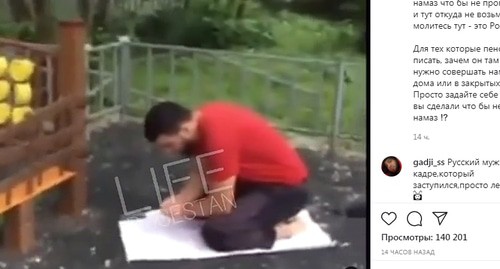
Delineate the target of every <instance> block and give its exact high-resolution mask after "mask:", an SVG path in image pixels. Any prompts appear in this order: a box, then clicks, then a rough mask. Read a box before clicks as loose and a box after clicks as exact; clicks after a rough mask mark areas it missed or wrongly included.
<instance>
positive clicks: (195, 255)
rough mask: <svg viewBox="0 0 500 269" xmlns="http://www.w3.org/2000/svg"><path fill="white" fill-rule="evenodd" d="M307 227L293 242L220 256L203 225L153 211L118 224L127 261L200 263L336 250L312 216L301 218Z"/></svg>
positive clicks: (291, 240)
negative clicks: (208, 242)
mask: <svg viewBox="0 0 500 269" xmlns="http://www.w3.org/2000/svg"><path fill="white" fill-rule="evenodd" d="M298 217H299V218H301V219H302V220H303V221H304V222H305V223H306V224H307V228H306V230H305V231H303V232H301V233H299V234H297V235H295V236H294V237H292V238H290V239H284V240H278V241H277V242H276V243H275V244H274V246H273V248H272V249H268V250H264V249H253V250H245V251H234V252H217V251H214V250H211V249H210V248H208V247H207V246H206V245H205V243H204V242H203V239H202V238H201V235H200V229H201V224H202V222H201V221H190V220H184V221H181V220H177V221H176V222H173V221H172V220H171V219H169V218H167V217H165V216H163V215H162V214H161V213H160V212H159V211H158V210H155V211H150V212H148V213H147V214H146V218H143V219H135V220H122V221H120V222H119V227H120V232H121V238H122V241H123V245H124V248H125V254H126V257H127V260H128V261H129V262H131V261H173V260H198V259H210V258H218V257H227V256H233V255H255V254H263V253H273V252H283V251H292V250H306V249H318V248H327V247H334V246H336V245H337V241H335V240H332V239H331V238H330V236H329V235H328V233H326V232H324V231H323V230H322V229H321V227H320V226H319V225H318V224H317V223H315V222H314V221H313V220H312V218H311V216H310V215H309V212H307V211H306V210H303V211H301V212H300V213H299V215H298Z"/></svg>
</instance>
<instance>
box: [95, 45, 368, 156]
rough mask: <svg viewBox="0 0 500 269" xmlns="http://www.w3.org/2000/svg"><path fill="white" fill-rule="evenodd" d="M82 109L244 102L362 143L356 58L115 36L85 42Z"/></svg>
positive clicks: (125, 113)
mask: <svg viewBox="0 0 500 269" xmlns="http://www.w3.org/2000/svg"><path fill="white" fill-rule="evenodd" d="M87 52H88V63H89V68H88V70H89V87H88V92H89V95H91V96H92V105H91V107H90V111H89V116H90V117H91V118H92V119H96V118H101V117H102V116H107V115H110V114H112V113H114V114H116V115H120V116H121V117H127V118H136V119H140V118H141V117H142V116H144V114H145V112H146V111H147V109H148V108H149V107H150V106H151V105H152V104H154V103H155V102H157V101H160V100H173V101H176V102H179V103H182V104H184V105H188V106H191V107H195V106H197V105H199V104H201V103H203V102H207V101H211V100H228V101H235V102H238V103H242V104H245V105H247V106H250V107H252V108H254V109H255V110H257V111H259V112H260V113H262V114H263V115H265V116H267V117H268V118H269V119H270V120H271V121H272V122H274V123H275V124H276V125H278V126H279V127H281V128H282V129H284V130H288V131H291V132H299V133H301V134H303V135H308V136H311V137H323V138H327V139H326V142H325V143H329V144H331V145H332V144H333V143H334V140H335V139H344V140H351V141H357V143H358V144H360V145H361V148H364V134H365V125H366V124H365V122H366V113H365V112H366V111H365V110H366V109H365V107H366V98H365V96H366V94H365V93H366V90H365V79H366V74H365V66H364V63H353V62H347V61H342V60H338V61H329V60H321V59H307V58H305V59H302V58H292V57H284V56H276V55H261V54H254V53H239V52H233V51H217V50H206V49H197V48H187V47H180V46H170V45H158V44H146V43H137V42H130V41H129V40H128V39H127V38H126V37H123V38H122V39H121V40H120V41H119V42H116V43H112V44H106V45H102V46H97V47H88V48H87Z"/></svg>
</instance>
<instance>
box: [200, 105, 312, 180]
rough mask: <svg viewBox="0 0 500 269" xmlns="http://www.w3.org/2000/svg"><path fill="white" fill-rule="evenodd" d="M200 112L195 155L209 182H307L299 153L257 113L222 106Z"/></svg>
mask: <svg viewBox="0 0 500 269" xmlns="http://www.w3.org/2000/svg"><path fill="white" fill-rule="evenodd" d="M199 111H200V112H201V117H200V120H199V123H198V130H199V135H200V137H199V141H198V143H197V145H196V148H195V152H196V153H197V154H198V158H200V159H202V160H204V162H205V165H206V166H208V167H203V170H204V173H205V174H206V175H207V176H208V177H209V178H210V179H213V180H219V181H222V180H225V179H228V178H229V177H231V176H237V177H238V180H248V181H255V182H268V183H281V184H287V185H300V184H302V183H303V182H304V181H306V179H307V176H308V171H307V168H306V166H305V164H304V162H303V161H302V160H301V158H300V157H299V155H298V153H297V152H296V151H295V149H294V148H293V147H292V146H291V145H290V144H289V143H288V141H287V139H286V138H285V137H284V136H282V135H281V134H280V133H279V132H278V131H277V130H276V129H275V128H274V127H273V126H271V124H270V123H269V122H268V121H266V120H265V119H264V118H263V117H261V116H260V115H258V114H257V113H255V112H253V111H252V110H250V109H248V108H245V107H242V106H239V105H236V104H231V103H223V102H217V103H210V104H206V105H204V106H203V107H201V108H200V109H199ZM207 164H208V165H207Z"/></svg>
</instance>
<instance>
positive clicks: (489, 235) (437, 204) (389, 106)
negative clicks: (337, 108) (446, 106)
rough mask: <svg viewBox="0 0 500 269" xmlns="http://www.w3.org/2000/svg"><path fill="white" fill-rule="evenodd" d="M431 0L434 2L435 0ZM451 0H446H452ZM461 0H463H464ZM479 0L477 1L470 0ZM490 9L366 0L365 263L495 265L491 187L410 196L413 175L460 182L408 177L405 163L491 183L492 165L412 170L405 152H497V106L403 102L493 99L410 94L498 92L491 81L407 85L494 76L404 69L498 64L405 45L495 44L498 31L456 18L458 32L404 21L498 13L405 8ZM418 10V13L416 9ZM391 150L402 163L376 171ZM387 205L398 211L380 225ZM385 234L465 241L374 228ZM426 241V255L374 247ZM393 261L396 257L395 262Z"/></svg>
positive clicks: (499, 259)
mask: <svg viewBox="0 0 500 269" xmlns="http://www.w3.org/2000/svg"><path fill="white" fill-rule="evenodd" d="M439 2H440V1H438V3H439ZM453 2H456V1H453ZM466 2H470V1H466ZM480 2H481V4H482V3H483V1H482V0H481V1H480ZM424 11H427V12H429V11H433V12H462V13H464V12H474V13H475V14H474V15H476V13H477V12H493V13H496V12H499V13H500V7H492V8H487V7H484V6H480V7H473V6H470V5H469V6H468V7H458V6H457V5H456V3H455V5H454V6H453V7H446V6H438V7H416V6H413V1H411V0H410V1H408V0H404V1H401V0H392V1H389V0H377V1H371V111H370V112H371V171H370V173H371V259H372V260H371V268H374V269H392V268H398V269H399V268H407V269H413V268H415V269H417V268H418V269H421V268H426V269H432V268H454V269H456V268H473V267H476V266H484V267H488V268H500V251H499V248H500V190H498V189H497V190H495V189H487V190H477V189H469V190H467V191H464V190H452V189H447V190H446V189H437V190H432V191H429V190H422V196H423V200H422V201H413V199H412V192H413V183H414V182H467V181H459V180H456V179H453V178H448V179H445V178H439V179H431V180H426V181H424V180H423V179H417V178H414V177H413V172H414V171H449V172H451V171H464V172H466V171H470V170H474V171H475V173H474V174H475V176H474V177H473V178H469V179H467V180H471V181H472V182H488V183H492V182H500V169H498V167H497V168H486V167H484V166H476V167H463V166H462V167H455V168H452V167H442V168H439V169H436V168H433V169H421V168H419V170H416V169H415V168H413V167H412V162H413V160H418V159H422V160H423V159H426V158H433V159H434V160H435V161H436V160H438V159H443V160H447V159H448V158H453V159H456V160H460V159H465V160H473V159H475V158H480V159H481V160H498V159H500V142H499V139H500V131H499V130H500V123H499V119H500V111H499V110H487V111H480V110H463V109H462V108H461V109H460V110H454V111H439V110H438V111H429V110H420V111H416V110H413V104H415V103H418V104H426V103H437V104H442V103H453V104H462V103H474V104H476V105H478V104H479V103H480V102H488V103H490V104H500V100H499V99H493V100H480V99H475V100H474V99H472V100H457V99H455V100H446V99H442V100H436V99H434V100H433V99H423V100H418V99H415V98H414V97H413V91H415V90H417V91H421V92H443V93H446V92H460V91H466V90H467V91H475V92H477V93H479V92H486V91H487V92H489V91H491V90H493V91H495V92H499V93H500V89H499V88H498V87H495V88H491V87H490V88H476V89H474V88H464V87H445V88H443V87H441V88H438V87H436V88H434V89H431V88H422V89H420V88H414V87H413V83H414V82H415V81H416V80H435V81H441V80H446V81H455V80H458V81H462V80H465V81H473V80H480V81H486V80H489V81H500V77H499V76H488V75H487V76H479V77H471V76H465V77H449V76H434V77H429V76H424V77H421V78H418V77H416V76H414V75H413V70H414V69H433V68H434V67H435V68H436V69H440V70H443V69H483V70H485V71H486V72H488V70H490V69H496V70H498V69H500V66H499V65H498V64H486V63H485V62H484V61H483V64H465V65H464V64H462V65H460V64H454V65H450V64H447V65H445V64H444V61H445V58H446V57H452V58H462V57H464V58H472V57H477V58H484V57H491V58H500V53H474V54H462V53H432V51H429V53H428V54H423V53H420V54H414V53H413V49H414V47H415V45H421V46H429V47H431V46H442V47H446V46H472V47H476V46H480V47H481V48H483V47H484V46H492V47H498V46H500V42H499V41H500V30H490V29H488V30H473V28H469V27H466V29H464V30H462V31H460V32H459V31H456V30H455V29H451V30H414V29H413V23H448V24H451V25H452V27H453V24H454V23H457V24H461V23H465V24H467V25H471V26H473V25H474V23H486V24H488V26H489V23H490V22H491V21H494V22H497V23H500V18H489V19H482V18H479V19H478V18H476V17H475V18H473V19H470V18H464V17H462V18H460V19H452V20H450V19H445V18H438V19H436V18H431V19H429V20H426V21H425V20H423V19H422V18H413V12H419V13H420V12H424ZM419 15H420V14H419ZM414 57H419V58H423V57H436V58H439V59H440V60H441V61H442V62H443V64H441V65H437V66H433V65H423V64H420V65H417V64H414V63H413V58H414ZM440 114H448V119H447V121H445V122H441V121H438V122H417V121H413V116H414V115H438V116H439V115H440ZM413 134H422V135H423V136H428V137H429V140H421V141H414V140H413ZM391 155H393V156H396V157H398V158H399V159H400V160H401V162H402V164H403V170H402V172H401V173H400V174H399V175H398V176H396V177H393V178H389V177H387V176H385V175H384V174H383V173H382V172H381V170H380V167H381V163H382V160H383V159H384V158H385V157H387V156H391ZM385 211H387V212H395V213H396V214H397V215H398V219H397V220H396V221H395V222H394V223H393V224H392V225H391V226H388V225H386V224H385V223H384V222H382V220H381V214H382V212H385ZM411 211H419V212H420V213H421V214H422V216H423V226H422V227H411V226H409V225H408V223H407V221H406V216H407V214H408V213H409V212H411ZM433 211H447V212H449V213H448V216H447V217H446V219H445V220H444V222H443V224H442V225H441V226H439V225H438V224H437V220H436V218H435V217H434V216H433V215H432V212H433ZM383 233H387V234H390V235H433V237H436V236H435V234H436V233H449V234H454V233H465V234H467V239H468V241H467V242H453V241H451V242H422V243H418V242H396V241H393V242H390V243H387V241H382V240H381V238H382V236H381V235H382V234H383ZM403 249H409V250H412V251H413V250H420V249H422V250H434V252H435V253H436V255H435V256H419V255H410V256H400V255H381V253H382V250H388V251H390V250H403ZM398 260H399V262H398Z"/></svg>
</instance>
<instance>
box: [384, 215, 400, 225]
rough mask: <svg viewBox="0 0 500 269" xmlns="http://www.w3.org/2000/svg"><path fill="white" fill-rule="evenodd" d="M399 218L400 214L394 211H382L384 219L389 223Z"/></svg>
mask: <svg viewBox="0 0 500 269" xmlns="http://www.w3.org/2000/svg"><path fill="white" fill-rule="evenodd" d="M397 218H398V216H397V215H396V213H394V212H384V213H382V220H383V221H384V222H385V224H387V225H391V224H392V223H393V222H394V221H396V219H397Z"/></svg>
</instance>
